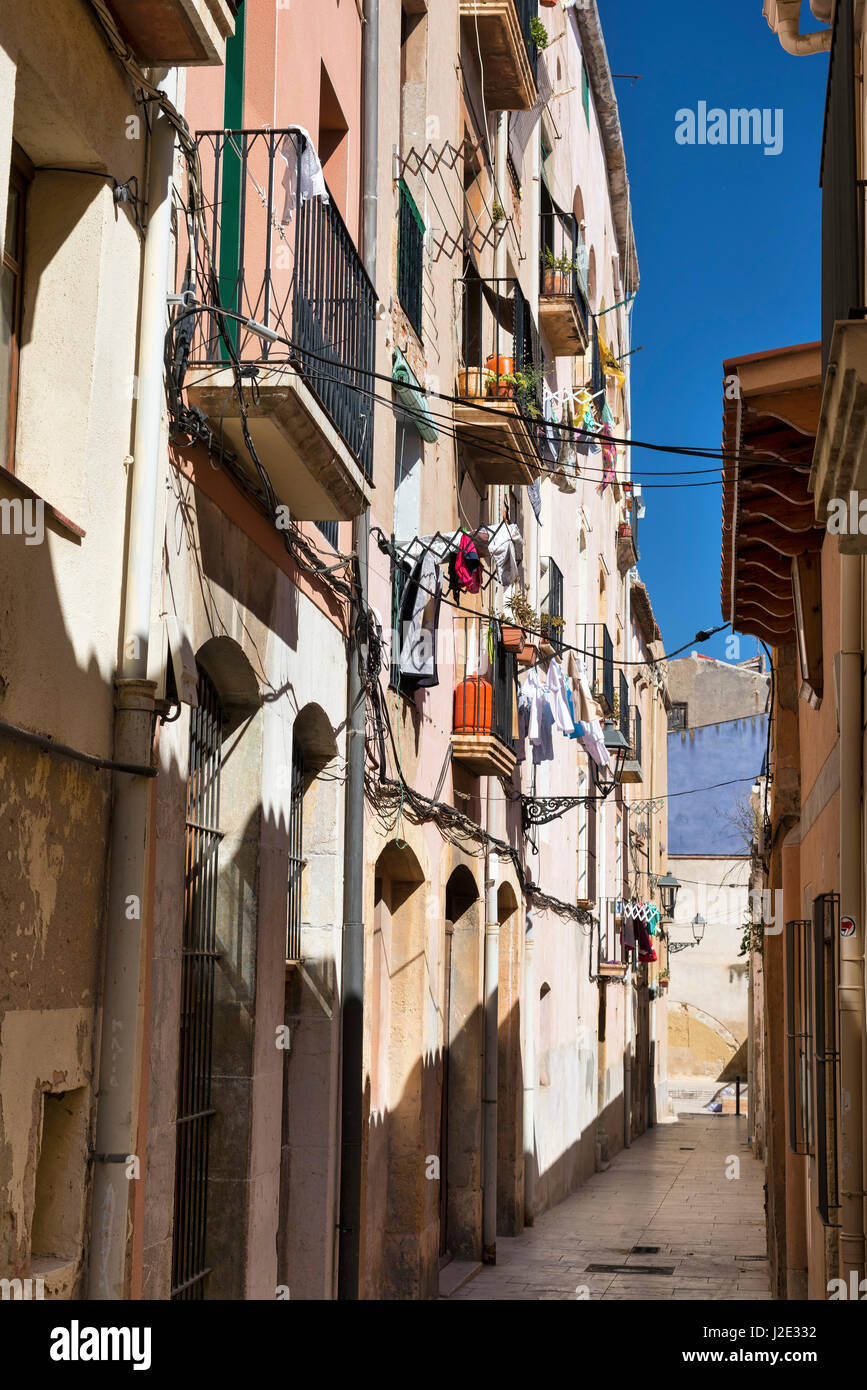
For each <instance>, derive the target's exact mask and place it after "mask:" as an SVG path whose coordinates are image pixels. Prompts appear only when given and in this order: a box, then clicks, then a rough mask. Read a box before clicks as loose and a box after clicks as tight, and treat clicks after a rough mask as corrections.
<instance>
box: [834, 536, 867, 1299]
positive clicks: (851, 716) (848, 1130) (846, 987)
mask: <svg viewBox="0 0 867 1390" xmlns="http://www.w3.org/2000/svg"><path fill="white" fill-rule="evenodd" d="M861 621H862V615H861V557H860V556H859V555H842V554H841V555H840V912H841V915H842V916H846V917H852V918H853V919H854V921H855V934H854V936H848V937H847V936H841V937H840V983H839V988H838V999H839V1010H840V1095H841V1106H840V1111H841V1113H840V1148H841V1153H840V1266H841V1268H840V1276H841V1278H843V1279H845V1280H846V1286H847V1288H848V1287H849V1286H850V1285H849V1279H850V1275H851V1274H852V1273H855V1275H856V1278H857V1280H861V1279H862V1278H863V1277H864V1207H863V1188H864V1183H863V1163H864V1136H863V1131H862V1116H863V1107H864V1096H863V1084H864V1072H863V1065H864V1064H863V1055H862V1052H863V1044H864V1023H865V1019H864V915H863V902H862V895H861V887H862V880H863V865H862V856H861V775H862V738H863V735H862V714H861V711H862V702H861V680H862V669H863V660H862V652H861Z"/></svg>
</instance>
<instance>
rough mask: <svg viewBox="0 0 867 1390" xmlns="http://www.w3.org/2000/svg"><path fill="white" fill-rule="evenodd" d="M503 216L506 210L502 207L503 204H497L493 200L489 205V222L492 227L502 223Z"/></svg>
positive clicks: (495, 200)
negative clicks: (491, 223)
mask: <svg viewBox="0 0 867 1390" xmlns="http://www.w3.org/2000/svg"><path fill="white" fill-rule="evenodd" d="M505 216H506V209H505V208H504V207H503V204H502V203H500V202H498V201H497V199H496V198H495V199H494V201H493V204H492V205H491V221H492V222H493V224H494V226H495V227H496V225H497V223H498V222H502V221H503V219H504V217H505Z"/></svg>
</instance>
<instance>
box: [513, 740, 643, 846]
mask: <svg viewBox="0 0 867 1390" xmlns="http://www.w3.org/2000/svg"><path fill="white" fill-rule="evenodd" d="M604 739H605V747H606V748H607V749H608V753H609V756H610V758H611V766H610V767H607V768H602V767H599V766H598V764H597V763H591V766H592V769H593V771H592V774H591V776H592V778H593V786H594V792H593V794H592V795H590V796H522V797H521V819H522V823H523V827H524V831H525V832H526V831H527V830H529V828H530V827H531V826H533V825H546V824H547V823H548V821H552V820H557V819H558V817H560V816H562V815H564V814H565V813H566V811H571V810H572V809H573V808H574V807H575V806H582V805H593V804H594V803H595V802H597V801H604V800H605V798H606V797H607V796H610V795H611V793H612V792H613V791H614V788H615V787H619V786H620V781H621V778H622V776H623V764H624V762H625V760H626V755H627V753H628V752H629V744H628V743H627V742H626V739H625V738H624V737H623V735H622V733H621V732H620V730H619V729H618V728H617V726H616V725H615V724H606V726H605V732H604Z"/></svg>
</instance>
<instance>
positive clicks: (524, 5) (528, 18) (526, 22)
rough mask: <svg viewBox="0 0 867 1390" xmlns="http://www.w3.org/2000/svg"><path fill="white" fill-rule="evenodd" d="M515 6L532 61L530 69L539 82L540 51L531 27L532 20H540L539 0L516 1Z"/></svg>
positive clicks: (528, 54) (528, 55)
mask: <svg viewBox="0 0 867 1390" xmlns="http://www.w3.org/2000/svg"><path fill="white" fill-rule="evenodd" d="M514 4H515V9H516V10H517V12H518V22H519V23H520V25H521V33H522V34H523V36H524V44H525V47H526V49H527V57H528V58H529V60H530V67H531V68H532V70H533V78H534V80H535V81H537V82H538V77H539V50H538V48H537V47H536V40H535V39H534V38H533V31H532V29H531V27H530V26H531V22H532V20H534V19H536V18H538V14H539V6H538V3H537V0H514Z"/></svg>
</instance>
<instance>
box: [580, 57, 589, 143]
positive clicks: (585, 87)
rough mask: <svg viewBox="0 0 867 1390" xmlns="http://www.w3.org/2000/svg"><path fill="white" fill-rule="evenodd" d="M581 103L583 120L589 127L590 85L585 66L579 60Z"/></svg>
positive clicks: (582, 60) (582, 61)
mask: <svg viewBox="0 0 867 1390" xmlns="http://www.w3.org/2000/svg"><path fill="white" fill-rule="evenodd" d="M581 102H582V105H583V107H584V119H585V120H586V122H587V125H588V127H589V125H590V83H589V81H588V78H587V64H586V63H585V62H584V59H583V58H582V59H581Z"/></svg>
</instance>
